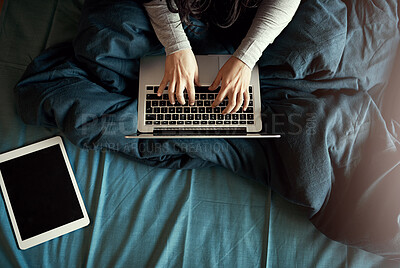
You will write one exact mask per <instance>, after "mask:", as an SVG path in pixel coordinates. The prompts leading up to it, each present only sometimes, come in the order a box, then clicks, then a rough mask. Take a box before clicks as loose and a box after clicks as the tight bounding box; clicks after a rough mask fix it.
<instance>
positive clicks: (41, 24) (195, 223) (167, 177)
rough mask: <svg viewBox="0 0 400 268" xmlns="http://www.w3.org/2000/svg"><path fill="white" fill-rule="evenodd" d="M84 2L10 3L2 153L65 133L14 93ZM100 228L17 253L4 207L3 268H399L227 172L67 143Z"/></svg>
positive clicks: (5, 12)
mask: <svg viewBox="0 0 400 268" xmlns="http://www.w3.org/2000/svg"><path fill="white" fill-rule="evenodd" d="M82 2H83V1H82V0H53V1H26V0H12V1H7V0H6V1H5V3H4V6H3V8H2V10H1V16H0V25H1V28H0V69H1V71H0V94H1V96H0V152H5V151H8V150H11V149H14V148H17V147H20V146H23V145H26V144H30V143H33V142H36V141H39V140H42V139H45V138H48V137H52V136H55V135H61V136H64V134H63V133H61V132H60V131H59V130H57V129H55V128H49V127H43V126H33V125H26V124H24V123H23V122H22V120H21V119H20V116H19V115H18V113H17V110H16V105H15V95H14V93H13V89H14V87H15V85H16V83H17V82H18V81H19V79H20V78H21V76H22V75H23V73H24V71H25V69H26V67H27V65H28V64H29V63H30V62H31V61H32V59H33V58H35V57H36V56H37V55H38V54H39V53H40V52H41V51H43V50H44V49H45V48H48V47H51V46H52V45H55V44H58V43H61V42H64V41H68V40H71V39H72V38H74V36H75V34H76V30H77V27H78V23H79V18H80V14H81V9H82V5H83V3H82ZM64 142H65V144H66V149H67V153H68V156H69V159H70V161H71V164H72V167H73V170H74V172H75V176H76V178H77V181H78V185H79V187H80V191H81V193H82V196H83V199H84V201H85V204H86V208H87V210H88V213H89V216H90V218H91V224H90V225H89V226H88V227H86V228H84V229H81V230H78V231H75V232H73V233H71V234H68V235H66V236H63V237H60V238H57V239H54V240H52V241H50V242H47V243H45V244H42V245H39V246H36V247H34V248H32V249H29V250H26V251H21V250H19V249H18V248H17V245H16V242H15V240H14V236H13V233H12V229H11V225H10V223H9V221H8V217H7V212H6V209H5V206H4V202H0V218H1V221H0V265H1V267H147V266H150V267H154V266H156V267H182V266H183V267H378V266H379V267H397V266H398V263H396V262H393V261H390V260H386V259H384V258H382V257H380V256H378V255H375V254H371V253H368V252H366V251H363V250H360V249H357V248H354V247H351V246H346V245H343V244H341V243H338V242H335V241H332V240H330V239H329V238H327V237H326V236H324V235H323V234H322V233H321V232H319V231H318V230H317V229H316V228H315V227H314V226H313V224H312V223H311V222H310V221H309V220H308V218H307V214H308V211H307V210H306V209H305V208H303V207H300V206H297V205H295V204H291V203H289V202H288V201H287V200H285V199H283V198H282V197H281V196H280V195H278V194H276V193H275V192H271V190H270V188H268V187H266V186H265V185H263V184H261V183H259V182H256V181H251V180H248V179H245V178H243V177H241V176H239V175H237V174H235V173H234V172H232V171H230V170H228V169H225V168H223V167H219V166H213V167H205V168H198V169H185V170H174V169H165V168H157V167H152V166H148V165H145V164H142V163H139V162H137V161H132V160H131V159H128V158H126V157H124V156H122V155H121V154H119V153H116V152H111V151H110V150H96V151H94V150H85V149H82V148H78V147H77V146H75V145H74V144H73V143H71V142H70V141H69V140H68V139H66V138H64Z"/></svg>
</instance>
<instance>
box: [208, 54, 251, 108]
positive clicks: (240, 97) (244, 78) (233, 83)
mask: <svg viewBox="0 0 400 268" xmlns="http://www.w3.org/2000/svg"><path fill="white" fill-rule="evenodd" d="M250 78H251V69H250V68H249V67H248V66H247V65H246V64H245V63H244V62H243V61H241V60H239V59H238V58H236V57H234V56H232V57H230V58H229V60H228V61H227V62H226V63H225V64H224V66H222V68H221V69H220V70H219V72H218V74H217V77H216V78H215V80H214V82H213V83H212V85H211V86H210V87H209V90H215V89H217V88H218V86H219V84H221V89H220V91H219V93H218V95H217V97H216V98H215V100H214V102H213V104H212V107H213V108H214V107H216V106H218V105H219V104H220V103H221V101H223V100H224V99H225V97H226V96H228V98H229V103H228V106H226V108H225V109H224V110H223V111H222V113H223V114H227V113H236V112H237V111H238V110H239V109H240V107H241V106H242V104H243V103H244V105H243V111H245V110H246V109H247V107H248V106H249V101H250V95H249V84H250Z"/></svg>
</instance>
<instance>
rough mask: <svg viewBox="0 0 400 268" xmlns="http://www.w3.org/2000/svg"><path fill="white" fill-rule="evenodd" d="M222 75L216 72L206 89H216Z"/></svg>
mask: <svg viewBox="0 0 400 268" xmlns="http://www.w3.org/2000/svg"><path fill="white" fill-rule="evenodd" d="M221 79H222V75H221V73H220V72H218V74H217V77H216V78H215V80H214V82H213V83H212V84H211V86H210V87H209V88H208V90H216V89H217V87H218V86H219V83H220V82H221Z"/></svg>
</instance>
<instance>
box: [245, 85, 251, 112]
mask: <svg viewBox="0 0 400 268" xmlns="http://www.w3.org/2000/svg"><path fill="white" fill-rule="evenodd" d="M249 102H250V94H249V89H248V87H247V88H246V91H245V92H244V105H243V111H246V110H247V107H249Z"/></svg>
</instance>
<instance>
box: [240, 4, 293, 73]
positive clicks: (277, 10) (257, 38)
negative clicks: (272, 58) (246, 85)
mask: <svg viewBox="0 0 400 268" xmlns="http://www.w3.org/2000/svg"><path fill="white" fill-rule="evenodd" d="M299 4H300V0H263V1H262V2H261V4H260V6H259V7H258V10H257V12H256V16H255V18H254V19H253V22H252V24H251V26H250V29H249V31H248V33H247V35H246V36H245V38H244V39H243V40H242V42H241V44H240V46H239V47H238V49H237V50H236V51H235V53H234V54H233V55H234V56H235V57H237V58H238V59H240V60H241V61H243V62H244V63H245V64H246V65H247V66H249V67H250V68H253V67H254V65H255V64H256V62H257V61H258V60H259V58H260V57H261V55H262V53H263V52H264V50H265V49H266V48H267V46H268V45H269V44H271V43H272V42H273V41H274V40H275V38H276V37H277V36H278V35H279V34H280V33H281V32H282V31H283V29H284V28H285V27H286V26H287V25H288V24H289V22H290V21H291V20H292V18H293V16H294V14H295V12H296V10H297V8H298V6H299Z"/></svg>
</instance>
